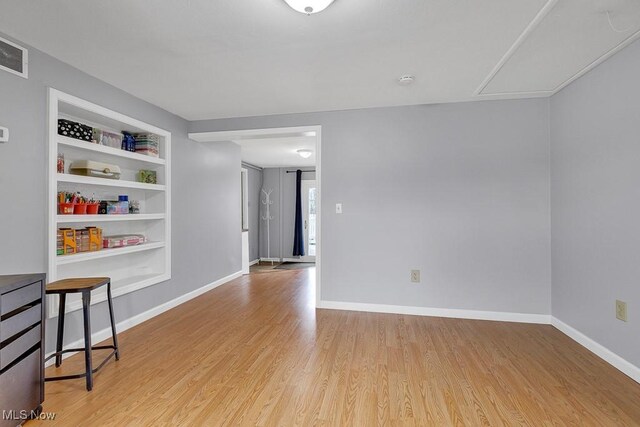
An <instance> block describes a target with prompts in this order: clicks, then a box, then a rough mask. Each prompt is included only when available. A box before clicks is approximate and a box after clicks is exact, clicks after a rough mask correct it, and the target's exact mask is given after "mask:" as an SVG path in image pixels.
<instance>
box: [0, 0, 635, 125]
mask: <svg viewBox="0 0 640 427" xmlns="http://www.w3.org/2000/svg"><path fill="white" fill-rule="evenodd" d="M607 9H609V10H612V11H613V14H612V17H613V21H614V23H615V25H616V28H617V29H618V30H625V31H622V32H620V33H618V32H615V31H614V30H613V29H611V28H610V26H609V24H608V22H607V17H606V14H605V13H603V11H604V10H607ZM639 28H640V1H638V0H517V1H515V0H483V1H473V0H386V1H384V0H336V1H335V2H334V4H333V5H331V6H330V7H329V8H328V9H327V10H325V11H324V12H322V13H319V14H316V15H312V16H305V15H302V14H299V13H297V12H294V11H293V10H291V9H290V8H289V7H288V6H287V5H286V4H285V2H284V0H241V1H238V0H186V1H157V0H110V1H97V0H56V1H41V0H0V32H5V33H7V34H8V35H10V36H12V37H15V38H16V39H18V40H21V41H23V42H25V43H27V44H30V45H32V46H34V47H36V48H38V49H40V50H43V51H44V52H47V53H49V54H51V55H53V56H55V57H57V58H59V59H61V60H62V61H64V62H67V63H69V64H71V65H73V66H75V67H77V68H79V69H81V70H83V71H85V72H87V73H89V74H91V75H94V76H96V77H98V78H100V79H102V80H104V81H106V82H108V83H111V84H113V85H114V86H117V87H119V88H121V89H124V90H126V91H128V92H130V93H132V94H134V95H136V96H138V97H140V98H142V99H145V100H147V101H149V102H151V103H153V104H156V105H158V106H160V107H163V108H165V109H167V110H169V111H171V112H174V113H176V114H178V115H180V116H182V117H184V118H186V119H189V120H197V119H208V118H222V117H241V116H251V115H266V114H278V113H294V112H309V111H325V110H339V109H352V108H363V107H379V106H392V105H410V104H423V103H436V102H453V101H465V100H473V99H483V98H496V97H526V96H540V95H542V96H546V95H549V94H550V93H553V91H555V90H558V89H559V88H561V87H562V86H563V85H564V84H566V82H567V81H569V80H570V79H571V78H572V77H575V76H576V75H578V74H579V73H580V72H583V71H584V70H585V69H587V68H588V67H589V66H590V65H592V64H594V63H596V62H597V61H598V60H600V59H602V58H603V55H606V54H607V53H609V52H613V51H615V50H616V49H618V48H620V47H622V46H624V45H625V44H626V43H629V42H630V41H631V40H632V39H633V38H634V37H635V36H636V31H637V30H638V29H639ZM585 67H586V68H585ZM407 73H408V74H414V75H415V76H416V81H415V83H414V84H413V85H411V86H407V87H403V86H399V85H397V84H396V79H397V78H398V77H399V76H400V75H403V74H407ZM505 94H506V95H505Z"/></svg>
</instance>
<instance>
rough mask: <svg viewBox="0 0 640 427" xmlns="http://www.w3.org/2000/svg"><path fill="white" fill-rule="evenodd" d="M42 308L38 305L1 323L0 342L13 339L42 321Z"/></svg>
mask: <svg viewBox="0 0 640 427" xmlns="http://www.w3.org/2000/svg"><path fill="white" fill-rule="evenodd" d="M41 317H42V306H41V305H40V304H36V305H34V306H32V307H31V308H29V309H27V310H24V311H21V312H19V313H17V314H15V315H14V316H11V317H9V318H7V319H4V320H3V321H2V322H0V341H4V340H6V339H7V338H11V337H12V336H14V335H15V334H17V333H19V332H22V331H24V330H25V329H27V328H28V327H29V326H32V325H35V324H36V323H38V322H39V321H40V320H41Z"/></svg>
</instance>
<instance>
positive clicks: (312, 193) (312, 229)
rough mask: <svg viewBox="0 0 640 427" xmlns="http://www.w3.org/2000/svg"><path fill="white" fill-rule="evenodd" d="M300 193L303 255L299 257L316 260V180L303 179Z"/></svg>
mask: <svg viewBox="0 0 640 427" xmlns="http://www.w3.org/2000/svg"><path fill="white" fill-rule="evenodd" d="M301 193H302V194H301V196H302V227H303V231H304V253H305V256H303V257H300V260H301V261H303V262H316V198H317V194H318V190H317V188H316V181H315V180H303V181H302V183H301Z"/></svg>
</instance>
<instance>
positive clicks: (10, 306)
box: [0, 282, 42, 316]
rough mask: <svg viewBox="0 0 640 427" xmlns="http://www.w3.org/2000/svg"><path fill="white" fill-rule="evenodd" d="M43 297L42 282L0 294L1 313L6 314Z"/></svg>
mask: <svg viewBox="0 0 640 427" xmlns="http://www.w3.org/2000/svg"><path fill="white" fill-rule="evenodd" d="M41 298H42V284H41V282H36V283H32V284H30V285H27V286H23V287H21V288H18V289H15V290H13V291H11V292H8V293H6V294H3V295H2V296H0V313H1V314H2V315H3V316H4V315H5V314H7V313H10V312H12V311H13V310H15V309H16V308H20V307H22V306H23V305H27V304H29V303H31V302H34V301H35V300H39V299H41Z"/></svg>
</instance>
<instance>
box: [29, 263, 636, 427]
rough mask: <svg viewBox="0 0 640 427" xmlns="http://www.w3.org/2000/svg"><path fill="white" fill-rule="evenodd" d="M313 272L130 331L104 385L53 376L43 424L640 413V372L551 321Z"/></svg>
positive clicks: (266, 279) (563, 419)
mask: <svg viewBox="0 0 640 427" xmlns="http://www.w3.org/2000/svg"><path fill="white" fill-rule="evenodd" d="M312 274H313V270H312V269H310V270H298V271H281V272H278V273H271V274H252V275H250V276H245V277H243V278H240V279H237V280H235V281H234V282H232V283H229V284H227V285H224V286H222V287H219V288H217V289H215V290H213V291H211V292H209V293H207V294H205V295H203V296H201V297H200V298H197V299H195V300H192V301H190V302H188V303H186V304H183V305H181V306H179V307H177V308H176V309H174V310H171V311H169V312H167V313H165V314H163V315H161V316H158V317H156V318H154V319H152V320H150V321H148V322H146V323H144V324H142V325H139V326H137V327H135V328H133V329H130V330H128V331H126V332H123V333H121V334H120V335H119V336H120V344H121V353H122V358H121V360H120V361H119V362H110V363H109V364H108V365H107V366H105V367H104V368H103V370H102V371H101V372H100V373H99V374H98V375H97V376H96V377H95V385H94V390H93V391H92V392H90V393H88V392H86V391H85V389H84V382H83V380H73V381H66V382H57V383H47V389H46V401H45V404H44V410H45V411H53V412H57V414H58V415H57V419H56V421H55V422H51V421H43V422H42V425H69V426H80V425H113V426H126V425H207V426H211V425H223V424H233V425H247V426H249V425H269V426H287V425H304V426H310V425H331V426H342V425H354V426H373V425H420V426H427V425H438V426H448V425H468V426H479V425H496V426H497V425H509V426H512V425H532V426H543V425H580V426H587V425H599V426H612V425H639V424H640V385H639V384H637V383H635V382H634V381H633V380H631V379H629V378H628V377H626V376H625V375H623V374H622V373H620V372H618V371H617V370H615V369H614V368H612V367H610V366H609V365H607V364H606V363H604V362H603V361H601V360H600V359H598V358H597V357H596V356H594V355H592V354H591V353H589V352H588V351H587V350H585V349H584V348H582V347H581V346H579V345H578V344H576V343H575V342H573V341H572V340H571V339H569V338H568V337H566V336H564V335H563V334H562V333H560V332H559V331H557V330H556V329H554V328H553V327H551V326H546V325H527V324H517V323H501V322H488V321H474V320H456V319H443V318H433V317H418V316H400V315H387V314H369V313H355V312H345V311H331V310H315V309H314V308H313V301H314V295H313V289H312V285H311V284H312ZM116 304H117V300H116ZM81 362H82V359H81V356H78V355H76V356H74V357H73V358H70V359H68V360H67V361H65V363H64V365H63V368H62V369H64V370H69V369H81V368H82V363H81ZM54 372H55V369H54V368H50V369H49V370H48V373H49V374H53V373H54ZM37 424H38V422H29V423H28V427H31V426H34V425H37Z"/></svg>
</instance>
